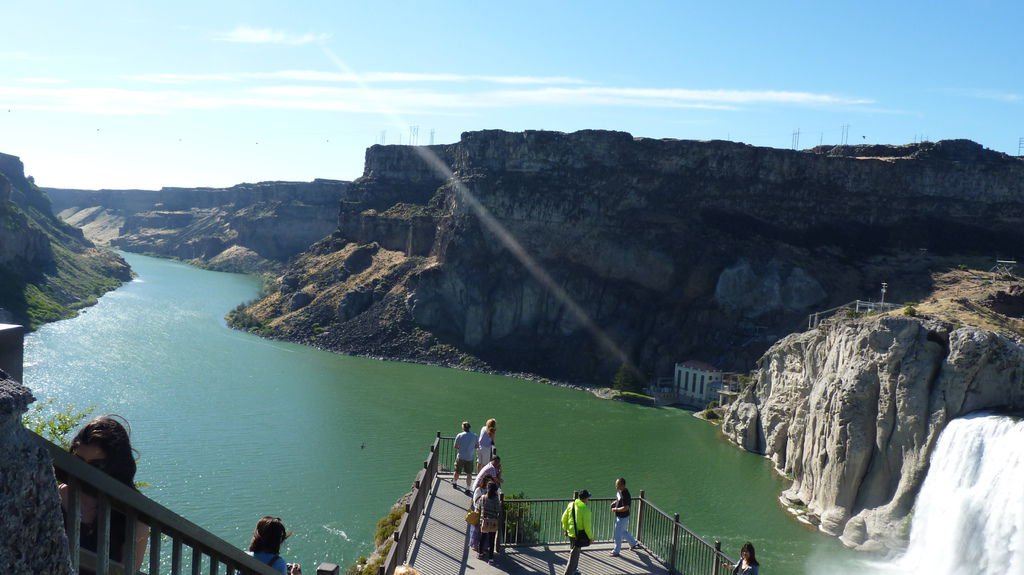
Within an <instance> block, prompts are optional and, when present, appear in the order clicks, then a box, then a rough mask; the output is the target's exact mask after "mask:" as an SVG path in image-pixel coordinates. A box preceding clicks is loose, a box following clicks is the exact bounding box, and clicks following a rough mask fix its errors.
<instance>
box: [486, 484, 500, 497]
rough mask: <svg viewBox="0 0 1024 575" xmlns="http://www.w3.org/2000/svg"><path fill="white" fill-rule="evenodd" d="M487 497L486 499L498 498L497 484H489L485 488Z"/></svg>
mask: <svg viewBox="0 0 1024 575" xmlns="http://www.w3.org/2000/svg"><path fill="white" fill-rule="evenodd" d="M487 496H488V497H497V496H498V484H497V483H491V484H489V485H488V486H487Z"/></svg>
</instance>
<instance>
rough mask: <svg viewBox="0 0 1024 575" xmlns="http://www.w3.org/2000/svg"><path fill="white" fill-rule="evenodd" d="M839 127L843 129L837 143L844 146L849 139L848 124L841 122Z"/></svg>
mask: <svg viewBox="0 0 1024 575" xmlns="http://www.w3.org/2000/svg"><path fill="white" fill-rule="evenodd" d="M840 127H841V128H842V129H843V131H842V135H841V136H840V137H839V143H840V144H842V145H843V146H845V145H846V143H847V142H849V141H850V125H849V124H843V125H842V126H840Z"/></svg>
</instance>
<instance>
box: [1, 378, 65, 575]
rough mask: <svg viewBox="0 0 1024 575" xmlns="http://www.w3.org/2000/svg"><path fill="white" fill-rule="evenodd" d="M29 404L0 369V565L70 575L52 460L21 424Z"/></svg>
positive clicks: (23, 390) (27, 571)
mask: <svg viewBox="0 0 1024 575" xmlns="http://www.w3.org/2000/svg"><path fill="white" fill-rule="evenodd" d="M32 401H34V398H33V397H32V393H31V392H30V391H29V390H28V388H26V387H24V386H22V385H21V384H20V383H18V382H17V381H14V380H12V379H10V378H9V377H8V376H7V373H6V372H4V371H3V370H0V461H3V462H4V464H3V465H2V466H0V509H2V510H3V513H0V533H3V534H4V535H3V537H0V565H4V572H5V573H24V574H26V575H28V574H33V575H34V574H42V573H45V574H53V575H56V574H63V575H70V574H72V573H74V571H73V570H72V569H71V559H70V557H69V556H68V542H67V537H66V536H65V534H64V518H63V516H62V515H61V510H60V497H59V496H58V494H57V483H56V480H55V479H54V476H53V460H52V459H50V454H49V453H47V452H46V450H45V449H43V448H42V447H40V446H39V445H38V444H37V443H36V442H35V441H33V440H32V437H31V435H30V433H29V431H28V430H26V429H25V427H24V426H23V425H22V423H21V416H22V415H23V414H24V413H25V411H26V410H27V408H28V405H29V404H30V403H31V402H32Z"/></svg>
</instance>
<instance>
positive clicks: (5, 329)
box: [0, 323, 25, 383]
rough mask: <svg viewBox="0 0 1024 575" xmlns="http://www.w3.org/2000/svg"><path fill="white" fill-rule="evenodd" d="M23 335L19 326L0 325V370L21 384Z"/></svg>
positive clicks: (22, 373)
mask: <svg viewBox="0 0 1024 575" xmlns="http://www.w3.org/2000/svg"><path fill="white" fill-rule="evenodd" d="M24 361H25V334H24V329H23V328H22V327H21V326H20V325H13V324H9V323H0V370H3V371H6V372H7V375H9V376H11V379H13V380H14V381H17V382H18V383H21V382H22V377H24V375H25V374H24V371H23V367H22V366H23V365H24Z"/></svg>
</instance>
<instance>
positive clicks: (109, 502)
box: [30, 432, 277, 575]
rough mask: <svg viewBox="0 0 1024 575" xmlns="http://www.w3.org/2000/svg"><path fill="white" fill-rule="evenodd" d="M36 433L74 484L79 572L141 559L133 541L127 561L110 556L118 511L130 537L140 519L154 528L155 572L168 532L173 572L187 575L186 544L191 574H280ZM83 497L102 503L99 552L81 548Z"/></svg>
mask: <svg viewBox="0 0 1024 575" xmlns="http://www.w3.org/2000/svg"><path fill="white" fill-rule="evenodd" d="M30 433H31V432H30ZM32 435H33V436H34V439H35V441H37V442H38V443H39V445H40V446H42V447H43V448H45V449H46V450H47V451H49V453H50V457H52V458H53V467H54V469H55V470H56V471H57V472H58V475H60V476H62V477H63V478H64V481H65V483H66V484H67V486H68V489H69V490H68V501H69V509H68V511H67V517H68V521H67V523H68V533H67V535H68V549H69V551H70V556H71V563H72V567H73V568H74V569H73V570H74V572H76V573H77V572H78V569H79V565H80V564H86V566H87V567H89V568H90V569H93V570H94V571H95V572H96V573H97V574H98V575H107V574H110V573H124V570H123V565H134V564H135V563H137V562H138V559H139V558H138V557H136V555H135V546H134V545H133V544H128V545H125V546H124V556H123V558H122V559H123V564H117V563H115V562H113V561H111V560H110V558H109V553H110V546H111V545H112V544H115V543H116V542H112V541H110V532H109V531H110V522H111V512H112V511H115V512H117V513H120V514H123V515H124V516H125V518H126V520H125V539H124V540H125V541H128V542H134V541H135V533H136V525H137V522H139V523H142V524H144V525H146V526H148V527H149V563H148V564H149V575H159V574H160V573H166V572H167V571H166V570H162V569H161V565H160V562H161V545H162V543H163V538H164V536H166V537H168V538H169V539H170V545H171V566H170V573H171V575H181V573H182V568H183V563H184V561H183V560H184V553H183V549H184V548H185V547H188V548H189V549H190V550H191V554H190V555H191V557H190V559H191V562H190V566H189V567H188V570H189V572H190V573H199V572H200V571H203V572H206V573H211V574H216V573H218V572H219V571H218V567H219V566H220V565H223V566H224V568H225V572H226V573H227V574H228V575H233V574H244V575H249V574H257V575H277V571H276V570H275V569H273V568H272V567H270V566H269V565H266V564H264V563H262V562H260V561H258V560H257V559H254V558H253V557H251V556H250V555H248V554H246V553H245V552H243V551H242V550H241V549H239V548H238V547H235V546H234V545H231V544H230V543H228V542H226V541H224V540H223V539H221V538H220V537H217V536H216V535H214V534H212V533H210V532H209V531H206V530H204V529H203V528H202V527H199V526H198V525H196V524H195V523H192V522H191V521H189V520H187V519H185V518H184V517H182V516H180V515H178V514H176V513H174V512H173V511H171V510H170V509H167V508H166V507H164V506H162V505H160V504H159V503H157V502H155V501H153V500H152V499H150V498H148V497H146V496H145V495H143V494H141V493H139V492H138V491H136V490H134V489H131V488H129V487H128V486H126V485H124V484H123V483H121V482H120V481H117V480H116V479H114V478H112V477H110V476H109V475H107V474H106V473H103V472H102V471H100V470H99V469H96V468H95V467H93V466H91V465H89V464H88V463H86V462H84V461H82V460H81V459H79V458H77V457H75V456H74V455H71V454H70V453H68V452H67V451H65V450H64V449H62V448H61V447H60V446H58V445H55V444H53V443H51V442H50V441H47V440H46V439H44V438H42V437H40V436H39V435H38V434H35V433H32ZM83 497H94V498H95V499H96V502H97V506H96V521H97V525H98V526H99V527H98V531H99V533H98V536H97V539H98V543H97V550H96V552H95V553H93V552H90V551H88V550H85V549H81V548H80V545H79V537H80V534H81V532H80V529H81V517H82V500H83Z"/></svg>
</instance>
